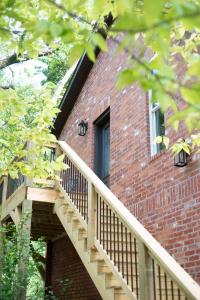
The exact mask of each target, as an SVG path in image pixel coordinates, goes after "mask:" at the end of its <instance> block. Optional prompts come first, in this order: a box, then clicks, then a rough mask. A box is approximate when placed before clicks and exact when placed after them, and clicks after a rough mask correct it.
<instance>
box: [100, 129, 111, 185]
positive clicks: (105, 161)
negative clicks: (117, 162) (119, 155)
mask: <svg viewBox="0 0 200 300" xmlns="http://www.w3.org/2000/svg"><path fill="white" fill-rule="evenodd" d="M101 169H102V171H101V179H102V181H103V182H104V183H105V184H106V185H107V186H109V177H110V124H109V123H108V124H106V125H105V126H104V127H103V128H102V166H101Z"/></svg>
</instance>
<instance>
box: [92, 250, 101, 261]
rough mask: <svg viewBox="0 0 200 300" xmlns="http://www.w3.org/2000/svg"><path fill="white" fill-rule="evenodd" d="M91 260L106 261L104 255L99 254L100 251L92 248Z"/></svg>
mask: <svg viewBox="0 0 200 300" xmlns="http://www.w3.org/2000/svg"><path fill="white" fill-rule="evenodd" d="M90 261H91V262H93V261H104V259H103V258H102V256H101V255H100V254H99V252H98V251H97V250H91V253H90Z"/></svg>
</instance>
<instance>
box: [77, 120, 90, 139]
mask: <svg viewBox="0 0 200 300" xmlns="http://www.w3.org/2000/svg"><path fill="white" fill-rule="evenodd" d="M87 129H88V123H87V122H85V121H83V120H82V121H81V122H80V123H79V124H78V135H80V136H84V135H86V132H87Z"/></svg>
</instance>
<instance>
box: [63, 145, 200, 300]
mask: <svg viewBox="0 0 200 300" xmlns="http://www.w3.org/2000/svg"><path fill="white" fill-rule="evenodd" d="M59 146H60V152H61V151H62V152H63V153H64V154H65V162H66V163H67V164H68V165H69V169H67V170H65V171H62V172H61V179H62V180H61V185H62V187H63V188H64V189H65V191H66V193H67V194H68V196H69V198H70V199H71V201H72V203H73V205H74V206H75V207H76V209H77V210H78V211H79V212H80V215H81V216H82V218H83V219H84V220H86V222H87V243H88V248H92V247H93V246H96V247H97V249H98V250H99V251H102V255H103V256H104V258H105V260H106V262H108V264H109V266H110V267H112V270H113V273H114V274H118V275H117V276H118V277H119V278H120V277H121V278H122V279H123V282H126V285H127V290H128V289H129V290H131V291H132V292H133V294H134V295H135V299H140V300H145V299H149V300H151V299H152V300H153V299H154V300H155V299H160V300H161V299H168V300H190V299H196V300H199V299H200V287H199V285H198V284H197V283H196V282H195V281H194V280H193V279H192V278H191V277H190V276H189V275H188V274H187V273H186V272H185V271H184V269H183V268H182V267H181V266H180V265H179V264H178V263H177V262H176V261H175V260H174V259H173V258H172V257H171V256H170V255H169V254H168V252H167V251H166V250H165V249H164V248H163V247H162V246H161V245H160V244H159V243H158V242H157V241H156V240H155V239H154V238H153V236H152V235H151V234H150V233H149V232H148V231H147V230H146V229H145V228H144V227H143V225H142V224H141V223H140V222H139V221H138V220H137V219H136V218H135V217H134V216H133V215H132V214H131V213H130V212H129V211H128V210H127V208H126V207H125V206H124V205H123V204H122V203H121V202H120V201H119V200H118V199H117V198H116V196H115V195H114V194H113V193H112V192H111V191H110V190H109V189H108V188H107V187H106V186H105V185H104V184H103V182H102V181H101V180H100V179H99V178H98V177H97V176H96V175H95V174H94V172H93V171H92V170H91V169H90V168H89V167H88V166H87V165H86V164H85V163H84V162H83V161H82V160H81V158H80V157H79V156H78V155H77V154H76V153H75V152H74V151H73V150H72V149H71V148H70V147H69V146H68V145H67V144H66V143H65V142H59Z"/></svg>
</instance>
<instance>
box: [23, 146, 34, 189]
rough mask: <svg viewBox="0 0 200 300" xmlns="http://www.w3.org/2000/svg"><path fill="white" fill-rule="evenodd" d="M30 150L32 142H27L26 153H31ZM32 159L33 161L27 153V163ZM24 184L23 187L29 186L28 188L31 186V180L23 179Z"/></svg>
mask: <svg viewBox="0 0 200 300" xmlns="http://www.w3.org/2000/svg"><path fill="white" fill-rule="evenodd" d="M32 148H33V142H30V141H28V142H27V145H26V149H27V151H28V152H29V151H31V149H32ZM32 159H33V158H32V155H31V154H30V153H28V155H27V161H30V160H32ZM24 182H25V186H29V187H32V186H33V180H32V179H31V178H30V177H28V176H26V177H25V180H24Z"/></svg>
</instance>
